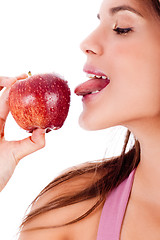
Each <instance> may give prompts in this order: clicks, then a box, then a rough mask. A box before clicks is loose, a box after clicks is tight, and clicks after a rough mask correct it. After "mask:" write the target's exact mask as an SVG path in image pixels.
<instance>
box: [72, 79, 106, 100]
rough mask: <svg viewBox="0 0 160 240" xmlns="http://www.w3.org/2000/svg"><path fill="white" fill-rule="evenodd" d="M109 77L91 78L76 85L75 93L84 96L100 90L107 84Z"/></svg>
mask: <svg viewBox="0 0 160 240" xmlns="http://www.w3.org/2000/svg"><path fill="white" fill-rule="evenodd" d="M109 82H110V81H109V79H103V78H101V79H98V78H92V79H90V80H88V81H87V82H84V83H82V84H80V85H79V86H77V87H76V89H75V91H74V92H75V94H76V95H78V96H85V95H87V94H91V93H92V92H96V91H100V90H102V89H103V88H105V87H106V86H107V85H108V84H109Z"/></svg>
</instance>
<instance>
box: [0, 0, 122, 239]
mask: <svg viewBox="0 0 160 240" xmlns="http://www.w3.org/2000/svg"><path fill="white" fill-rule="evenodd" d="M100 3H101V1H99V0H94V1H93V0H79V1H75V0H45V1H42V0H26V1H23V0H14V1H13V0H1V1H0V10H1V13H0V75H1V76H5V75H6V76H15V75H19V74H21V73H27V72H28V71H29V70H30V71H31V72H32V74H36V73H43V72H52V71H55V72H57V73H60V74H61V75H63V76H64V77H65V79H66V80H67V81H68V83H69V86H70V88H71V91H72V95H71V107H70V111H69V115H68V118H67V120H66V121H65V124H64V126H63V127H62V128H61V129H60V130H58V131H52V132H50V133H48V134H47V135H46V147H45V148H44V149H42V150H40V151H38V152H36V153H34V154H32V155H30V156H27V157H26V158H24V159H23V160H21V162H20V163H19V165H18V166H17V169H16V171H15V172H14V174H13V176H12V178H11V180H10V181H9V183H8V184H7V186H6V188H5V189H4V190H3V191H2V192H1V193H0V239H3V240H11V239H16V237H15V234H16V232H17V229H18V226H19V225H20V223H21V219H22V217H23V216H24V213H25V210H26V208H27V207H28V205H29V204H30V203H31V201H32V200H33V199H34V198H35V197H36V196H37V194H38V193H39V192H40V191H41V190H42V188H43V187H45V186H46V185H47V184H48V183H49V182H50V181H51V180H52V179H53V178H54V177H55V176H57V175H58V174H59V173H60V172H61V171H63V170H64V169H66V168H68V167H70V166H73V165H77V164H79V163H82V162H86V161H92V160H97V159H102V158H104V157H109V156H112V155H117V154H119V152H120V149H121V147H122V144H123V138H124V134H125V129H124V128H121V127H116V128H111V129H107V130H103V131H96V132H88V131H85V130H83V129H81V128H80V127H79V125H78V118H79V114H80V113H81V111H82V103H81V98H80V97H77V96H74V88H75V87H76V86H77V85H78V84H79V83H81V82H83V81H85V80H86V77H85V74H84V73H83V71H82V69H83V65H84V63H85V61H86V57H85V55H84V54H83V53H82V52H81V50H80V48H79V45H80V42H81V41H82V40H83V39H84V38H85V37H86V36H87V35H88V34H89V33H90V32H91V31H92V30H93V29H94V28H95V27H96V26H97V25H98V20H97V17H96V16H97V13H98V11H99V7H100ZM5 132H6V138H7V139H8V140H13V139H14V140H18V139H21V138H24V137H26V136H28V134H27V133H26V132H25V131H24V130H22V129H20V128H19V127H18V125H17V124H16V123H15V122H14V120H13V118H12V116H11V115H9V117H8V120H7V123H6V129H5ZM114 137H115V138H114Z"/></svg>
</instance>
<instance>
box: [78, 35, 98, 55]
mask: <svg viewBox="0 0 160 240" xmlns="http://www.w3.org/2000/svg"><path fill="white" fill-rule="evenodd" d="M101 37H102V36H101V34H100V32H99V31H97V30H95V31H94V32H92V33H91V34H90V35H89V36H88V37H87V38H86V39H85V40H84V41H83V42H82V43H81V45H80V48H81V50H82V51H83V52H84V53H85V54H87V55H88V54H92V55H102V54H103V47H102V44H101V41H100V39H101Z"/></svg>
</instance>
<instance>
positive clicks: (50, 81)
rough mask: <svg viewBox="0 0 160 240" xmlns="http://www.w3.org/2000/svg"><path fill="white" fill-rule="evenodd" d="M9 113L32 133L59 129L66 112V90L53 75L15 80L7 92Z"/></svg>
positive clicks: (59, 77)
mask: <svg viewBox="0 0 160 240" xmlns="http://www.w3.org/2000/svg"><path fill="white" fill-rule="evenodd" d="M9 106H10V111H11V114H12V116H13V118H14V119H15V121H16V122H17V123H18V125H19V126H20V127H22V128H23V129H25V130H27V131H28V132H32V131H33V130H34V129H37V128H42V129H46V132H49V131H50V130H52V129H55V130H56V129H59V128H61V127H62V125H63V123H64V121H65V119H66V117H67V115H68V111H69V106H70V88H69V87H68V83H67V81H65V80H64V79H63V78H62V77H61V76H59V75H57V74H54V73H48V74H47V73H46V74H37V75H33V76H31V77H28V78H27V79H24V80H19V81H17V82H16V83H15V84H13V86H12V87H11V90H10V93H9Z"/></svg>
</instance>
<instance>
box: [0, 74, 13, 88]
mask: <svg viewBox="0 0 160 240" xmlns="http://www.w3.org/2000/svg"><path fill="white" fill-rule="evenodd" d="M16 81H17V78H16V77H0V90H2V88H3V87H10V86H12V84H13V83H15V82H16Z"/></svg>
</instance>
